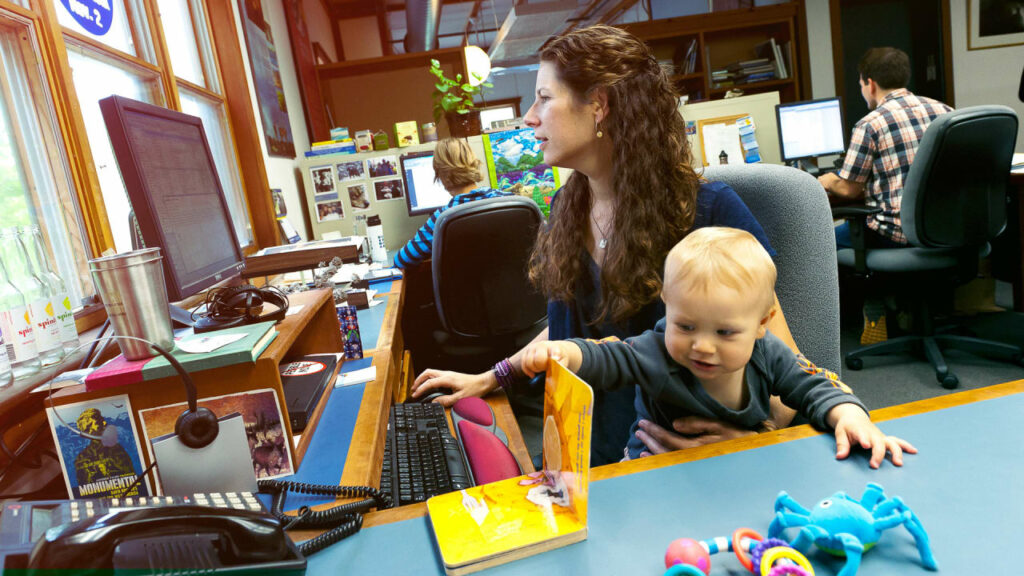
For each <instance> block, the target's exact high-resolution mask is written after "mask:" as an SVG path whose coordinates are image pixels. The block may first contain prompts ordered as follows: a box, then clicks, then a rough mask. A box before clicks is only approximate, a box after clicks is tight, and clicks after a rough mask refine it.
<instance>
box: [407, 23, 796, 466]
mask: <svg viewBox="0 0 1024 576" xmlns="http://www.w3.org/2000/svg"><path fill="white" fill-rule="evenodd" d="M540 59H541V63H540V68H539V70H538V73H537V86H536V88H537V90H536V97H537V98H536V101H535V102H534V104H533V106H532V107H531V108H530V110H529V112H528V113H527V115H526V119H525V120H526V124H527V125H529V126H531V127H533V129H534V131H535V136H536V138H537V139H538V140H540V142H541V143H540V148H541V150H542V151H543V152H544V158H545V162H546V163H548V164H551V165H554V166H562V167H567V168H572V169H573V170H574V172H573V174H572V176H570V177H569V180H568V181H567V182H566V184H565V185H564V186H563V187H562V188H561V190H559V192H558V194H557V196H556V197H555V199H554V200H553V202H552V205H551V215H550V219H549V221H548V225H547V226H546V227H545V228H544V229H543V230H542V231H541V232H540V234H539V236H538V238H537V242H536V245H535V247H534V252H533V255H532V258H531V261H530V279H531V280H532V281H533V282H534V283H535V285H536V286H538V288H540V290H541V291H542V292H543V293H544V294H546V295H547V296H548V298H549V304H548V328H547V329H546V330H545V331H543V332H541V333H540V334H539V335H538V336H537V340H544V339H552V340H561V339H565V338H595V339H599V338H605V337H608V336H616V337H619V338H623V339H624V338H626V337H629V336H634V335H637V334H640V333H642V332H643V331H644V330H648V329H651V328H653V327H654V325H655V324H656V323H657V321H658V320H660V319H661V318H662V317H664V315H665V305H664V303H663V302H662V301H661V299H660V298H659V297H658V294H659V293H660V291H661V284H662V270H663V266H664V262H665V255H666V254H667V253H668V251H669V250H670V249H671V248H672V247H673V246H674V245H675V244H676V243H677V242H678V241H679V240H680V239H682V238H683V236H685V235H686V234H687V233H688V232H689V231H691V230H693V229H695V228H700V227H703V226H728V227H732V228H740V229H743V230H747V231H748V232H750V233H752V234H753V235H754V236H755V237H757V238H758V240H759V241H760V242H761V243H762V244H763V245H764V246H765V248H766V249H767V250H768V252H769V253H770V254H772V255H774V251H773V250H772V249H771V246H770V245H769V243H768V239H767V237H766V235H765V233H764V230H763V229H762V228H761V226H760V225H759V224H758V223H757V220H756V219H755V218H754V216H753V215H752V214H751V213H750V211H749V209H747V207H746V206H745V205H744V204H743V202H742V201H741V200H740V199H739V197H738V196H737V195H736V193H735V192H734V191H733V190H732V189H731V188H729V187H728V186H726V185H724V184H721V183H709V182H702V181H701V178H700V176H699V175H698V174H697V173H696V172H695V171H694V169H693V168H692V166H691V155H690V145H689V142H688V141H687V139H686V130H685V123H684V121H683V118H682V117H681V116H680V114H679V113H678V111H677V106H678V96H677V93H676V91H675V89H674V88H673V87H672V83H671V81H670V80H669V78H668V76H667V75H666V73H665V72H664V71H663V70H662V69H661V67H660V66H659V65H658V63H657V61H656V60H655V58H654V56H653V55H652V54H651V51H650V49H649V48H648V47H647V46H646V45H645V44H644V43H643V42H641V41H640V40H639V39H637V38H636V37H635V36H633V35H631V34H629V33H628V32H625V31H623V30H621V29H618V28H614V27H609V26H591V27H588V28H584V29H580V30H575V31H572V32H570V33H568V34H566V35H563V36H561V37H559V38H557V39H555V40H553V41H552V42H551V43H550V44H549V45H548V46H547V47H545V48H544V50H543V51H542V52H541V55H540ZM775 305H776V306H778V300H777V299H776V302H775ZM774 318H775V319H776V320H773V321H772V323H771V324H770V325H769V329H770V330H771V331H772V332H773V333H775V334H776V335H777V336H779V337H780V338H782V339H783V340H784V341H786V342H787V344H789V345H790V346H791V347H793V348H794V349H795V344H793V339H792V336H791V335H790V333H789V329H788V327H787V326H786V323H785V319H784V318H783V317H782V314H781V313H780V314H776V315H775V317H774ZM520 354H521V353H517V354H515V355H514V356H512V357H511V358H508V359H505V360H502V361H501V362H499V363H498V364H496V365H495V366H494V368H493V369H492V370H491V371H488V372H485V373H483V374H478V375H466V374H459V373H455V372H443V371H439V370H433V369H428V370H425V371H424V372H423V373H422V374H420V375H419V377H417V378H416V381H415V383H414V384H413V396H415V397H419V396H422V395H423V394H426V393H429V392H430V391H431V390H434V389H445V388H447V389H450V390H451V391H452V392H451V393H450V394H448V395H447V396H443V397H441V398H439V399H438V401H439V402H440V403H442V404H445V405H451V404H452V403H454V402H455V401H456V400H457V399H459V398H462V397H465V396H483V395H485V394H487V393H489V392H490V391H492V390H494V389H496V388H497V387H498V386H499V385H500V386H502V387H506V386H507V385H508V384H510V383H511V382H513V381H514V380H515V379H516V377H517V375H518V370H519V357H520ZM633 401H634V390H632V389H628V388H626V389H620V390H615V391H612V392H605V393H600V394H597V395H596V398H595V406H594V420H593V422H594V424H593V432H592V441H591V446H592V449H591V465H592V466H597V465H600V464H607V463H609V462H616V461H618V460H619V459H620V458H622V449H623V447H624V446H625V444H626V440H627V439H628V438H629V434H630V426H631V425H632V424H633V422H634V418H635V416H636V412H635V411H634V408H633ZM772 407H773V410H772V414H773V420H774V422H769V423H766V424H768V425H769V426H771V425H772V424H774V425H781V426H784V425H787V424H788V423H789V421H790V420H791V419H792V416H793V412H792V411H790V410H789V409H788V408H786V407H785V406H783V405H782V404H781V402H778V400H777V399H773V404H772ZM684 420H685V419H684ZM674 428H675V429H676V431H677V432H680V433H682V434H685V435H686V436H682V435H680V434H676V433H675V432H672V431H668V430H665V429H663V428H660V427H658V426H656V425H655V424H654V423H653V422H649V421H646V420H641V421H640V424H639V427H638V428H637V429H636V430H634V431H633V433H634V434H636V436H637V437H638V438H640V439H641V440H642V441H643V442H644V444H645V445H646V446H647V447H648V449H649V450H650V452H652V453H656V452H663V451H668V450H677V449H681V448H686V447H690V446H694V445H699V444H704V443H708V442H714V441H716V440H721V439H725V438H728V437H732V436H736V435H741V434H746V433H750V432H749V431H741V430H738V429H735V428H731V427H729V426H728V425H725V424H723V423H720V422H717V421H715V422H708V421H704V420H692V421H677V422H676V423H675V426H674ZM693 436H697V438H693Z"/></svg>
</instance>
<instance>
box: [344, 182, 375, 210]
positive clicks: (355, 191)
mask: <svg viewBox="0 0 1024 576" xmlns="http://www.w3.org/2000/svg"><path fill="white" fill-rule="evenodd" d="M348 202H349V204H350V205H351V206H352V209H353V210H367V209H369V208H370V198H369V196H367V194H366V184H356V185H355V186H349V187H348Z"/></svg>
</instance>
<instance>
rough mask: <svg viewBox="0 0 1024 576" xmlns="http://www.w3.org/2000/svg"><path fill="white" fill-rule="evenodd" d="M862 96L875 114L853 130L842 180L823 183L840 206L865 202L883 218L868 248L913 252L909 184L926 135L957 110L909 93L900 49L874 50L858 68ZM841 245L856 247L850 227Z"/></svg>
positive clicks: (875, 221) (871, 224)
mask: <svg viewBox="0 0 1024 576" xmlns="http://www.w3.org/2000/svg"><path fill="white" fill-rule="evenodd" d="M857 70H858V71H859V72H860V79H859V80H860V93H861V95H862V96H863V97H864V101H865V102H867V104H868V108H870V109H871V112H870V113H868V115H867V116H865V117H864V118H861V120H860V121H859V122H857V124H856V125H855V126H854V127H853V133H852V134H851V135H850V147H849V149H848V151H847V152H846V159H845V161H844V162H843V168H842V169H841V170H840V171H839V173H838V174H833V173H828V174H824V175H822V176H820V177H819V178H818V181H819V182H821V185H822V186H824V187H825V191H826V192H828V193H829V194H830V195H831V196H834V197H837V198H836V199H838V200H861V199H863V200H864V203H865V204H866V205H868V206H872V207H879V208H881V209H882V212H881V213H879V214H875V215H872V216H869V217H868V219H867V225H868V230H867V243H868V246H873V247H879V248H896V247H904V246H907V238H906V236H904V235H903V228H902V227H901V226H900V199H901V197H902V194H903V182H904V180H905V179H906V177H907V173H908V172H910V165H911V163H912V162H913V161H914V156H915V155H916V154H917V146H918V144H919V143H920V142H921V138H922V137H924V132H925V130H926V129H927V128H928V125H929V124H931V121H932V120H934V119H935V118H936V117H937V116H939V115H940V114H945V113H946V112H950V111H951V110H952V108H950V107H949V106H946V105H945V104H943V103H942V102H938V101H936V100H932V99H931V98H925V97H924V96H915V95H914V94H913V93H911V92H910V91H909V90H907V88H906V86H907V82H908V81H909V80H910V58H908V57H907V54H906V53H905V52H903V51H902V50H898V49H896V48H872V49H870V50H868V51H867V53H865V54H864V56H863V57H862V58H861V59H860V62H859V63H858V65H857ZM836 244H837V245H838V246H839V247H840V248H849V247H851V242H850V228H849V223H846V222H844V223H843V224H842V225H840V226H838V227H836Z"/></svg>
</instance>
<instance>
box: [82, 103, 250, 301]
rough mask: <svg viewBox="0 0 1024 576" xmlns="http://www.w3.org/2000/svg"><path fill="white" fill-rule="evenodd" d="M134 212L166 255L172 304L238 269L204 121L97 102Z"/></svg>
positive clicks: (144, 232) (144, 233) (143, 106)
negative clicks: (204, 129)
mask: <svg viewBox="0 0 1024 576" xmlns="http://www.w3.org/2000/svg"><path fill="white" fill-rule="evenodd" d="M100 110H101V111H102V112H103V120H104V122H105V123H106V125H107V132H108V134H109V135H110V142H111V144H112V145H113V148H114V155H115V156H116V157H117V164H118V166H119V167H120V169H121V179H122V180H124V186H125V190H126V191H127V192H128V199H129V200H130V201H131V205H132V211H133V212H134V213H135V217H136V219H137V221H138V224H139V231H140V232H141V233H142V238H143V240H144V241H145V243H146V246H147V247H150V248H152V247H159V248H160V252H161V254H162V255H163V264H164V282H165V283H166V284H167V296H168V298H169V299H170V300H171V301H179V300H183V299H185V298H187V297H189V296H192V295H194V294H196V293H198V292H200V291H201V290H204V289H206V288H209V287H210V286H213V285H214V284H216V283H218V282H220V281H221V280H225V279H227V278H229V277H231V276H234V275H237V274H238V273H239V272H240V271H241V270H242V268H243V266H244V264H243V262H244V260H243V259H242V251H241V248H240V247H239V246H238V238H237V237H236V236H235V230H234V227H233V226H232V225H231V217H230V215H229V213H228V206H227V202H226V200H225V199H224V193H223V191H222V190H221V186H220V179H219V178H218V177H217V167H216V165H215V164H214V162H213V155H212V154H211V153H210V146H209V143H208V142H207V140H206V133H205V132H204V131H203V123H202V120H200V119H199V118H197V117H195V116H189V115H188V114H182V113H181V112H175V111H172V110H168V109H166V108H161V107H159V106H153V105H151V104H146V103H143V102H137V101H135V100H131V99H129V98H124V97H121V96H111V97H109V98H104V99H103V100H100Z"/></svg>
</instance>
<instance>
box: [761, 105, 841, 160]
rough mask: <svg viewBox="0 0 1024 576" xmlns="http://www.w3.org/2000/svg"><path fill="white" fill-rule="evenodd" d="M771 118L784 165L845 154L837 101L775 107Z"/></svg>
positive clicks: (839, 109)
mask: <svg viewBox="0 0 1024 576" xmlns="http://www.w3.org/2000/svg"><path fill="white" fill-rule="evenodd" d="M775 117H776V119H777V120H778V124H779V150H780V152H781V156H782V160H783V161H784V162H795V161H797V160H802V159H805V158H817V157H818V156H828V155H830V154H842V153H843V150H845V139H844V137H843V113H842V109H841V108H840V106H839V98H822V99H820V100H808V101H806V102H793V103H791V104H779V105H777V106H776V107H775Z"/></svg>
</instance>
